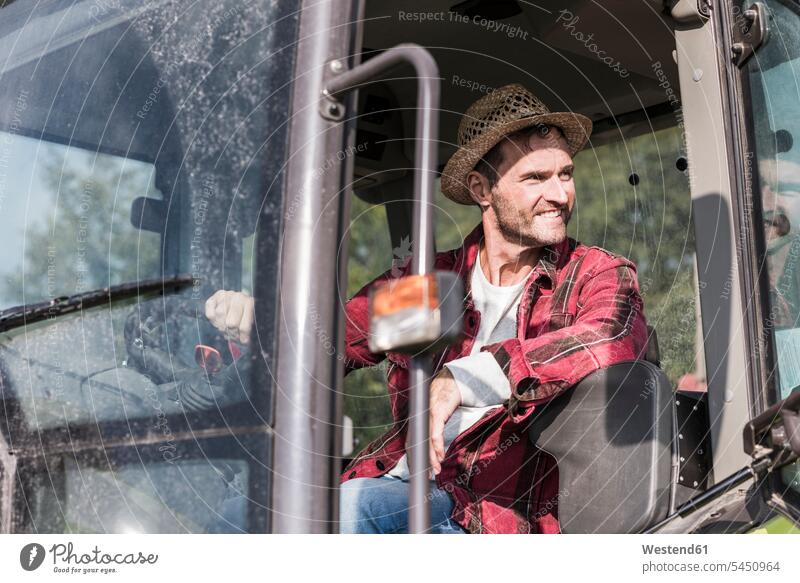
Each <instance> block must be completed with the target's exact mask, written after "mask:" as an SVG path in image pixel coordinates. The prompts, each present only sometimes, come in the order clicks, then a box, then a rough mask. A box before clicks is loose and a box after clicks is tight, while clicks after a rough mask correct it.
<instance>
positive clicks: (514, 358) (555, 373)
mask: <svg viewBox="0 0 800 583" xmlns="http://www.w3.org/2000/svg"><path fill="white" fill-rule="evenodd" d="M482 238H483V227H482V225H478V226H477V227H476V228H475V229H474V230H473V231H472V233H470V234H469V235H468V236H467V238H466V239H465V240H464V244H463V246H462V247H461V248H459V249H453V250H451V251H445V252H442V253H438V254H437V255H436V263H435V268H436V269H439V270H445V271H455V272H457V273H459V274H460V276H461V278H462V279H463V281H464V284H465V289H466V299H465V303H464V308H465V309H464V331H463V333H462V335H461V338H460V339H459V341H458V342H456V343H455V344H454V345H452V346H450V347H449V348H447V349H445V350H444V351H442V352H440V353H438V354H436V355H435V356H434V362H435V363H436V366H435V370H434V372H438V371H439V370H441V367H442V365H443V364H444V363H446V362H449V361H451V360H453V359H456V358H460V357H462V356H467V355H469V354H470V352H471V350H472V345H473V342H474V338H475V334H476V332H477V330H478V328H479V327H480V318H481V315H480V313H479V312H478V311H477V310H475V307H474V305H473V302H472V295H471V292H470V288H469V286H470V279H471V278H470V277H469V275H470V273H471V270H472V267H473V265H474V264H475V260H476V257H477V254H478V251H479V249H480V242H481V239H482ZM409 263H410V262H406V264H405V265H404V266H403V267H402V268H396V267H395V268H393V269H392V270H389V271H387V272H386V273H384V274H383V275H381V276H380V277H378V278H377V279H375V280H374V281H373V282H370V283H369V284H367V285H366V286H364V288H363V289H361V290H360V291H359V292H358V293H357V294H356V295H355V296H353V298H352V299H350V301H349V302H347V308H346V311H347V324H346V357H347V360H346V367H347V372H350V371H351V370H354V369H356V368H360V367H364V366H374V365H376V364H378V363H380V362H381V361H382V360H383V359H384V356H385V357H386V358H388V360H389V372H388V390H389V397H390V402H391V407H392V417H393V419H394V423H393V424H392V426H391V427H390V428H389V430H388V431H387V432H386V433H385V434H384V435H382V436H381V437H380V438H378V439H376V440H375V441H373V442H372V443H370V444H369V445H367V447H365V448H364V449H363V451H361V452H360V453H359V455H358V456H357V457H356V458H355V459H354V460H353V461H352V462H351V463H350V464H349V465H348V466H347V468H346V469H345V470H344V472H343V474H342V476H341V481H342V482H344V481H346V480H349V479H352V478H357V477H358V478H364V477H377V476H381V475H383V474H385V473H386V472H387V471H389V470H390V469H391V468H392V467H393V466H394V465H395V464H396V463H397V462H398V460H399V459H400V458H401V457H402V456H403V454H404V453H405V449H404V447H405V446H404V444H405V440H406V431H407V426H408V424H407V419H408V405H409V403H408V363H409V359H410V357H409V356H408V355H404V354H400V353H395V352H389V353H387V354H386V355H383V354H374V353H371V352H370V351H369V348H368V347H367V335H368V331H369V314H368V297H367V292H368V290H369V288H370V287H371V286H372V285H374V283H375V282H378V281H385V280H387V279H391V278H392V277H399V276H402V275H405V274H406V272H407V271H408V265H409ZM646 346H647V329H646V323H645V318H644V313H643V306H642V299H641V297H640V295H639V288H638V284H637V282H636V268H635V266H634V264H633V263H632V262H630V261H629V260H627V259H625V258H624V257H620V256H618V255H614V254H612V253H610V252H608V251H605V250H604V249H601V248H599V247H587V246H586V245H582V244H580V243H577V242H576V241H574V240H573V239H565V240H564V241H563V242H561V243H559V244H557V245H553V246H550V247H545V248H544V249H543V250H542V254H541V258H540V259H539V262H538V264H537V265H536V267H535V268H534V269H533V271H532V272H531V274H530V276H529V277H528V279H527V281H526V284H525V288H524V291H523V295H522V299H521V300H520V305H519V311H518V312H517V337H516V338H510V339H508V340H504V341H502V342H497V343H495V344H489V345H486V346H484V347H483V348H482V349H481V350H486V351H489V352H491V353H492V354H493V355H494V357H495V358H496V359H497V362H498V363H499V364H500V366H501V367H502V368H503V370H504V371H505V373H506V375H507V376H508V379H509V381H510V384H511V398H510V399H509V400H508V401H507V402H506V403H505V404H504V405H501V406H498V407H495V408H493V409H490V410H489V411H488V412H487V413H486V414H485V415H484V416H483V417H482V418H481V419H480V420H479V421H478V422H477V423H475V424H474V425H472V426H471V427H469V428H468V429H467V430H466V431H464V432H462V433H461V434H459V435H458V436H457V437H456V439H455V440H454V441H453V442H452V443H451V444H450V447H449V448H448V450H447V452H446V455H445V459H444V462H443V463H442V471H441V473H440V474H439V475H438V476H436V482H437V484H438V485H439V487H440V488H443V489H445V490H446V491H447V492H448V493H449V494H450V496H451V498H452V499H453V501H454V503H455V508H454V510H453V514H452V518H453V519H454V520H455V521H456V522H458V523H459V524H460V525H461V526H463V527H464V528H466V529H467V530H468V531H469V532H472V533H557V532H559V530H560V529H559V524H558V471H557V468H556V464H555V460H553V458H552V457H551V456H549V455H547V454H545V453H544V452H542V451H541V450H538V449H537V448H535V447H534V446H533V444H532V443H531V442H530V439H529V438H528V434H527V431H526V426H527V425H528V422H529V421H530V416H531V413H532V412H533V411H534V409H535V408H536V406H537V405H539V404H541V403H544V402H546V401H548V400H550V399H552V398H553V397H555V396H557V395H558V394H560V393H561V392H563V391H565V390H566V389H568V388H569V387H571V386H573V385H575V384H576V383H577V382H578V381H580V380H581V379H582V378H583V377H585V376H586V375H588V374H589V373H591V372H593V371H595V370H597V369H599V368H603V367H607V366H610V365H612V364H615V363H618V362H623V361H627V360H635V359H637V358H639V357H644V353H645V350H646Z"/></svg>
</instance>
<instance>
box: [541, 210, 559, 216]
mask: <svg viewBox="0 0 800 583" xmlns="http://www.w3.org/2000/svg"><path fill="white" fill-rule="evenodd" d="M539 214H541V215H542V216H543V217H557V216H559V215H560V214H561V211H558V210H556V211H547V212H544V213H539Z"/></svg>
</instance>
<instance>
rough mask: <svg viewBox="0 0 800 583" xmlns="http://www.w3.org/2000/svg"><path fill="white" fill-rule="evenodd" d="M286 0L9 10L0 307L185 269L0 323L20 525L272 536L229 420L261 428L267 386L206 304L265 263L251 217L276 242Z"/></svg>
mask: <svg viewBox="0 0 800 583" xmlns="http://www.w3.org/2000/svg"><path fill="white" fill-rule="evenodd" d="M4 4H5V3H4ZM295 4H296V2H293V1H288V2H281V3H264V2H256V1H243V2H242V1H238V0H222V1H220V0H215V1H213V2H211V1H204V0H203V1H198V2H192V3H185V2H180V1H177V0H153V1H148V2H140V1H134V0H114V1H113V2H96V1H66V0H65V1H56V0H51V1H41V2H34V1H25V0H18V1H16V2H13V3H9V4H7V5H5V6H4V7H2V8H0V210H1V211H2V212H0V221H1V222H2V223H1V224H2V227H1V228H0V246H2V249H3V257H4V261H3V262H2V265H0V311H5V312H6V314H8V313H10V312H15V313H17V312H22V313H24V312H25V310H29V309H31V308H33V307H35V306H39V309H41V305H42V302H53V305H54V306H55V304H56V303H58V302H56V300H57V299H59V298H64V297H70V296H76V295H78V294H85V293H87V292H92V291H95V290H102V289H105V288H109V287H112V286H120V285H124V284H134V287H135V285H136V282H152V281H153V280H166V279H169V280H172V279H174V278H176V277H178V276H183V277H190V278H191V283H190V284H189V285H185V286H183V287H181V288H180V289H178V288H175V287H174V286H173V287H169V286H166V287H165V288H164V289H162V290H159V289H156V290H153V289H150V291H148V292H147V293H144V292H142V293H139V294H136V293H134V294H132V295H131V294H130V293H128V294H127V295H125V296H123V295H122V294H119V295H117V296H114V295H113V294H111V295H110V296H109V298H108V299H107V301H104V302H101V303H100V305H95V306H84V309H81V310H78V311H73V312H72V313H68V314H67V313H61V312H59V310H57V309H56V308H55V307H54V308H53V310H52V312H51V313H49V314H48V315H47V317H46V318H44V319H42V318H37V319H35V320H34V319H31V320H30V321H28V322H26V321H25V320H24V318H23V319H19V318H16V319H14V322H15V324H13V325H12V326H6V328H7V329H4V330H2V334H3V338H2V343H0V400H1V401H2V405H3V413H2V414H0V415H2V416H3V419H2V421H3V422H2V428H0V434H2V439H3V442H4V444H5V447H8V448H10V449H12V450H14V452H15V453H16V455H17V460H18V473H19V486H18V487H17V491H16V496H15V500H18V501H19V503H20V504H21V506H19V507H18V508H17V511H18V512H17V514H16V515H15V516H14V525H15V526H14V528H15V529H17V530H22V531H37V532H62V531H88V532H98V531H99V532H103V531H110V532H116V531H120V530H124V531H126V532H149V531H156V532H172V531H187V530H188V531H199V532H229V531H234V532H235V531H247V530H263V529H265V528H266V519H265V518H264V516H265V510H264V509H265V507H266V505H265V500H264V497H265V496H266V495H267V494H266V491H265V490H264V486H265V482H266V478H265V477H264V474H265V472H266V470H265V467H266V464H267V462H268V457H267V453H268V452H267V448H268V442H267V441H266V440H262V442H261V443H258V444H257V445H253V444H248V439H250V438H247V439H245V438H244V437H241V438H240V437H238V434H239V433H242V432H243V433H247V434H252V433H253V432H254V431H256V432H262V433H264V434H266V433H268V432H269V427H268V423H267V420H268V419H269V415H270V411H269V406H270V403H271V387H270V383H269V379H266V380H264V381H262V382H260V383H259V385H258V386H257V387H255V386H251V383H250V367H251V364H252V362H253V360H254V359H255V353H256V352H257V351H251V350H250V349H249V346H248V345H247V344H246V343H244V342H228V340H227V339H226V338H225V337H223V336H222V334H221V333H219V332H218V331H217V330H216V329H215V328H214V327H213V326H211V324H210V323H209V322H208V321H207V320H206V318H205V312H204V305H205V302H206V299H207V298H208V297H210V296H211V295H212V294H213V293H214V292H215V291H217V290H222V289H237V290H239V289H242V290H245V291H250V290H252V289H253V288H254V286H253V281H252V280H253V278H254V277H255V276H256V273H257V270H256V267H258V268H264V269H274V267H275V265H276V264H277V260H278V259H277V257H278V255H277V253H278V245H277V244H275V245H264V246H263V248H264V249H265V252H264V253H262V254H260V256H259V258H258V265H256V264H255V263H254V258H253V239H254V233H255V231H256V228H257V225H258V221H260V220H263V221H267V224H268V225H270V229H271V231H274V237H275V239H276V240H277V239H278V237H279V231H278V225H279V220H278V219H279V218H280V217H281V213H282V205H283V196H282V191H281V188H282V181H281V177H282V174H281V170H282V168H283V165H284V157H285V155H286V152H285V147H286V124H285V122H286V119H287V117H288V110H289V107H290V100H289V96H290V87H291V85H290V82H291V78H292V75H293V71H292V66H293V49H292V47H293V46H294V42H295V34H296V24H297V16H296V6H295ZM270 266H272V267H271V268H270ZM275 285H277V282H275ZM128 289H129V288H128ZM265 289H266V288H265ZM267 292H268V293H271V294H272V297H266V298H262V299H263V301H265V302H271V301H275V295H276V293H277V292H276V291H275V290H274V289H273V291H272V292H269V290H268V289H267ZM59 302H60V300H59ZM45 305H47V304H45ZM259 324H262V323H259ZM263 324H264V327H263V330H265V331H267V332H268V333H266V334H265V333H261V334H260V338H259V342H260V346H261V348H263V349H264V353H266V354H270V355H271V354H273V353H274V351H273V350H271V345H270V343H271V342H272V334H271V333H269V331H270V330H272V327H273V325H274V324H273V323H271V322H265V323H263ZM212 357H213V358H212ZM269 358H271V356H270V357H269ZM266 366H267V367H268V368H269V367H270V366H271V363H270V362H267V363H266ZM226 435H227V436H229V438H227V439H225V438H223V437H221V436H226ZM251 441H252V440H251ZM255 441H256V442H258V440H255ZM2 446H3V443H0V447H2ZM131 447H133V449H132V450H131V449H130V448H131ZM210 452H214V453H213V455H212V454H211V453H210ZM216 458H219V459H216ZM221 476H222V478H221ZM220 480H222V481H220ZM110 484H115V486H114V487H113V488H112V487H110ZM120 484H125V487H119V485H120ZM256 484H257V485H258V491H257V492H256V491H255V490H253V488H255V487H256V486H255V485H256ZM256 493H258V496H256ZM259 497H260V498H259ZM24 500H27V501H28V504H25V503H23V502H22V501H24ZM31 501H33V502H31ZM148 501H149V502H148ZM31 504H32V505H31ZM136 504H140V505H141V504H143V505H144V506H142V508H143V507H145V506H146V508H147V511H146V512H144V511H142V513H140V515H137V513H136V512H133V513H130V512H129V513H127V514H125V512H124V509H125V508H128V509H130V508H131V507H135V506H136ZM248 504H249V505H251V506H255V509H251V511H248V512H245V508H246V507H247V505H248ZM89 510H91V512H89ZM120 513H122V514H125V519H124V520H122V519H120V516H121V514H120ZM145 515H146V516H149V517H151V518H152V519H149V518H148V519H147V520H145ZM137 516H138V518H140V519H137ZM121 525H125V526H121Z"/></svg>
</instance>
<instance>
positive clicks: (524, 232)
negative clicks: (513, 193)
mask: <svg viewBox="0 0 800 583" xmlns="http://www.w3.org/2000/svg"><path fill="white" fill-rule="evenodd" d="M492 209H494V214H495V217H496V218H497V226H498V229H499V230H500V233H502V235H503V237H504V238H505V239H506V241H508V242H509V243H514V244H516V245H520V246H522V247H532V248H538V247H544V246H546V245H555V244H557V243H561V241H563V240H564V239H565V238H566V236H567V224H568V223H569V219H570V217H571V214H572V213H570V211H569V210H567V209H564V211H563V213H564V214H563V215H562V216H563V219H564V221H563V223H562V224H561V225H560V226H559V227H555V228H549V229H543V228H541V227H540V226H537V224H536V219H535V217H536V213H538V212H540V209H530V210H528V211H527V212H525V213H522V212H520V209H519V208H518V207H516V206H513V205H509V204H508V203H507V202H506V201H505V200H504V199H501V198H500V197H497V196H494V197H492Z"/></svg>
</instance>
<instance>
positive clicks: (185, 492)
mask: <svg viewBox="0 0 800 583" xmlns="http://www.w3.org/2000/svg"><path fill="white" fill-rule="evenodd" d="M247 483H248V466H247V464H246V463H245V462H244V461H242V460H232V459H206V460H187V459H181V460H176V461H172V462H170V463H163V462H159V463H131V464H125V465H121V466H119V467H115V468H113V469H111V468H109V467H107V466H102V467H97V466H95V465H90V464H86V463H80V464H79V463H78V462H77V461H76V460H75V459H74V458H71V457H67V456H64V457H63V458H51V459H50V460H49V472H48V476H47V479H45V480H41V481H40V483H39V484H37V485H36V486H34V487H33V488H31V489H29V492H28V496H29V499H30V500H31V501H32V502H33V504H32V506H33V507H32V508H31V521H32V523H33V524H35V526H36V532H40V533H48V532H70V533H76V534H77V533H124V534H139V533H182V532H192V533H235V532H246V531H247V528H248V526H247V512H246V510H247Z"/></svg>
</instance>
